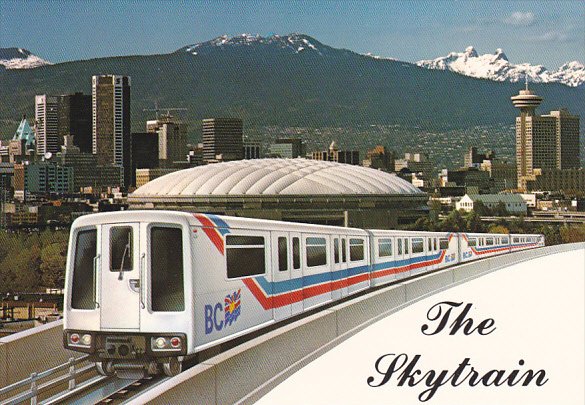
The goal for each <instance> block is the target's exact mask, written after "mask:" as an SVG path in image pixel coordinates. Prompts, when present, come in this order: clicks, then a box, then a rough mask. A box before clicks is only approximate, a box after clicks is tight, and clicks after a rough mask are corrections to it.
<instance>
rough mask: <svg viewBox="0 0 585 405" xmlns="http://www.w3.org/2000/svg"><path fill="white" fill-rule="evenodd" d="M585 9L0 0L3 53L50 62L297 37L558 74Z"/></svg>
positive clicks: (578, 36)
mask: <svg viewBox="0 0 585 405" xmlns="http://www.w3.org/2000/svg"><path fill="white" fill-rule="evenodd" d="M584 21H585V2H583V1H579V0H570V1H554V0H549V1H504V0H501V1H488V0H483V1H472V0H459V1H457V0H444V1H441V0H437V1H423V0H403V1H382V0H378V1H333V0H329V1H276V0H274V1H254V0H248V1H211V2H208V1H172V0H167V1H154V0H150V1H109V0H106V1H92V0H53V1H45V0H18V1H14V0H0V47H22V48H26V49H29V50H30V51H32V52H33V53H35V54H37V55H39V56H41V57H43V58H45V59H48V60H50V61H52V62H62V61H67V60H76V59H87V58H94V57H102V56H114V55H135V54H151V53H167V52H172V51H174V50H176V49H178V48H180V47H182V46H184V45H188V44H192V43H196V42H201V41H206V40H209V39H211V38H214V37H216V36H218V35H222V34H228V35H237V34H241V33H244V32H246V33H253V34H256V33H259V34H260V35H266V34H270V33H278V34H287V33H290V32H302V33H306V34H309V35H311V36H313V37H315V38H316V39H318V40H320V41H321V42H323V43H325V44H327V45H331V46H334V47H340V48H347V49H351V50H353V51H356V52H360V53H366V52H371V53H373V54H376V55H381V56H386V57H394V58H397V59H401V60H406V61H417V60H420V59H431V58H435V57H438V56H443V55H446V54H447V53H449V52H450V51H463V50H464V49H465V48H466V47H467V46H469V45H473V46H475V47H476V49H477V50H478V52H479V53H488V52H494V51H495V50H496V48H502V49H503V50H504V52H505V53H506V55H507V56H508V58H509V59H510V61H511V62H513V63H523V62H527V63H532V64H543V65H545V66H546V67H547V68H549V69H554V68H557V67H558V66H560V65H561V64H562V63H564V62H567V61H570V60H579V61H581V62H584V61H585V23H584Z"/></svg>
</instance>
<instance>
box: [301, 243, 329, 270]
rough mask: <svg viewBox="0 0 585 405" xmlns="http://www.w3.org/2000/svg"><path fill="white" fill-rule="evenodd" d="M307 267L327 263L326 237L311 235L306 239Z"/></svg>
mask: <svg viewBox="0 0 585 405" xmlns="http://www.w3.org/2000/svg"><path fill="white" fill-rule="evenodd" d="M305 247H306V250H305V254H306V257H307V267H317V266H324V265H326V264H327V241H326V240H325V238H316V237H309V238H306V239H305Z"/></svg>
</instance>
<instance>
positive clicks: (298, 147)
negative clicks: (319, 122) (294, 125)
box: [269, 138, 307, 159]
mask: <svg viewBox="0 0 585 405" xmlns="http://www.w3.org/2000/svg"><path fill="white" fill-rule="evenodd" d="M269 153H270V157H274V158H285V159H294V158H298V157H304V156H305V155H306V153H307V151H306V145H305V143H304V142H303V141H302V140H301V139H298V138H286V139H277V140H276V141H275V142H274V143H273V144H271V145H270V152H269Z"/></svg>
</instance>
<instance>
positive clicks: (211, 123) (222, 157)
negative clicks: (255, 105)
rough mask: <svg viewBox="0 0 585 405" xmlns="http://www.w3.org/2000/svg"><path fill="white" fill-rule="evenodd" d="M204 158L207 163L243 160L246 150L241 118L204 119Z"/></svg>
mask: <svg viewBox="0 0 585 405" xmlns="http://www.w3.org/2000/svg"><path fill="white" fill-rule="evenodd" d="M202 132H203V160H204V161H205V162H206V163H215V162H229V161H233V160H241V159H242V158H243V157H244V156H243V151H244V144H243V124H242V120H241V119H239V118H206V119H204V120H203V126H202Z"/></svg>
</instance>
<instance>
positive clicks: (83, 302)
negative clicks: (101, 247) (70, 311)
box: [71, 229, 97, 309]
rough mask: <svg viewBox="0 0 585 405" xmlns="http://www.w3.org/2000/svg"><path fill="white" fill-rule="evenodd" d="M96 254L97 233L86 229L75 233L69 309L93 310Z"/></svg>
mask: <svg viewBox="0 0 585 405" xmlns="http://www.w3.org/2000/svg"><path fill="white" fill-rule="evenodd" d="M96 254H97V231H96V230H95V229H88V230H84V231H80V232H78V233H77V237H76V239H75V253H74V259H73V285H72V288H71V291H72V292H71V307H72V308H75V309H94V308H95V284H96V282H95V269H94V265H95V260H94V259H95V257H96Z"/></svg>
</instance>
